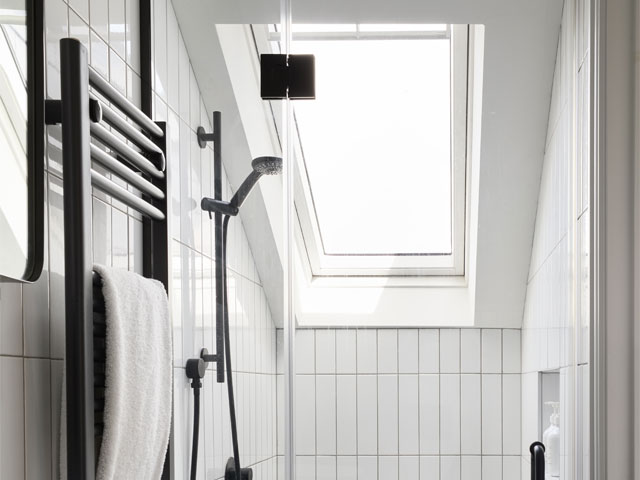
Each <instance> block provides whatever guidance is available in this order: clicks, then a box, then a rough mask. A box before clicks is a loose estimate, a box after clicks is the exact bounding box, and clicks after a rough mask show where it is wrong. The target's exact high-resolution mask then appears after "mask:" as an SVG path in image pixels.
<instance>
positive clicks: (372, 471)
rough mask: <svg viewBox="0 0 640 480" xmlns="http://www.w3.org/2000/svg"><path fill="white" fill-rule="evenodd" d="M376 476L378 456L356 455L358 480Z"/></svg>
mask: <svg viewBox="0 0 640 480" xmlns="http://www.w3.org/2000/svg"><path fill="white" fill-rule="evenodd" d="M372 478H378V457H365V456H360V457H358V480H371V479H372Z"/></svg>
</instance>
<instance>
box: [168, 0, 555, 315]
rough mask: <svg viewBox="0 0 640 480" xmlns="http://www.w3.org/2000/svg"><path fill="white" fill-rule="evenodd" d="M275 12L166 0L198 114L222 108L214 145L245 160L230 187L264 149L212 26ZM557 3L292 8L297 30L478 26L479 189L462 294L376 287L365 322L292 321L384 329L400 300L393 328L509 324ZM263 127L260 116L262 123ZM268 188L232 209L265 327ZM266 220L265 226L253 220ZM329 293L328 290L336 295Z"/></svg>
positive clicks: (234, 165)
mask: <svg viewBox="0 0 640 480" xmlns="http://www.w3.org/2000/svg"><path fill="white" fill-rule="evenodd" d="M279 6H280V2H279V0H268V1H265V0H244V1H242V2H238V1H237V0H235V1H234V0H189V1H174V8H175V10H176V13H177V16H178V20H179V22H180V26H181V30H182V34H183V36H184V39H185V43H186V45H187V49H188V50H189V55H190V57H191V61H192V64H193V67H194V71H195V73H196V76H197V78H198V83H199V85H200V88H201V90H202V93H203V96H204V100H205V105H206V107H207V109H208V110H210V111H213V110H223V112H224V115H225V118H226V119H228V120H227V121H229V122H230V123H231V125H232V126H231V128H229V127H226V131H225V132H224V135H223V138H224V141H225V145H227V144H229V143H230V144H237V146H238V148H239V149H240V150H241V151H244V152H246V156H247V158H246V159H242V160H238V161H237V162H236V161H235V160H234V159H232V158H228V157H227V158H225V167H226V169H227V171H228V173H229V177H230V180H231V183H232V185H234V186H237V185H239V183H240V182H241V181H242V179H243V178H244V175H245V174H246V173H248V169H249V168H250V167H249V156H250V155H251V156H256V155H257V154H265V153H269V152H265V151H264V150H265V148H267V147H266V146H265V145H267V144H268V143H269V142H268V139H266V138H262V140H261V141H260V140H257V139H255V138H249V137H251V135H247V132H248V128H247V126H246V125H243V120H244V119H246V118H247V115H244V116H243V114H242V112H243V106H242V104H243V103H244V102H246V99H244V98H239V97H238V96H237V95H236V98H233V94H231V95H230V93H231V92H233V86H232V85H231V80H230V77H229V73H228V72H227V71H226V70H227V69H228V68H229V66H228V65H229V61H230V59H229V58H228V57H229V55H228V54H227V55H226V56H227V58H226V62H225V58H224V54H223V50H224V48H221V47H220V43H219V41H218V35H217V33H216V25H220V24H250V23H251V24H253V23H256V24H264V23H280V12H279ZM562 6H563V3H562V1H561V0H536V1H535V2H531V1H529V0H430V1H425V0H396V1H394V2H389V1H388V0H323V1H322V2H318V1H317V0H292V9H293V21H294V22H300V23H470V24H483V25H485V40H484V67H483V69H484V77H483V85H484V87H483V93H482V106H481V124H482V134H481V143H480V145H479V150H478V152H479V155H478V158H475V159H474V165H473V168H475V169H477V170H476V171H475V173H474V176H475V178H476V180H477V185H479V188H478V196H477V201H476V202H475V203H476V204H475V205H473V206H472V207H473V210H474V211H475V213H474V212H472V214H473V215H474V216H475V219H476V220H475V221H476V223H477V225H476V226H477V231H476V229H475V228H472V229H471V234H472V235H473V236H474V239H473V242H472V243H473V250H475V251H472V252H471V253H472V255H473V258H472V259H471V265H472V268H471V271H472V272H473V278H469V279H468V282H467V286H466V287H465V288H460V287H458V288H449V289H445V288H441V289H434V288H429V287H427V288H426V289H419V288H413V289H412V290H413V293H411V292H409V291H404V290H403V289H389V288H387V289H386V290H385V291H384V292H382V294H383V296H384V297H385V300H384V301H378V302H377V304H376V305H377V306H376V307H374V308H373V310H371V311H368V312H367V314H366V315H355V316H344V315H342V320H338V319H337V317H336V319H334V320H333V321H332V320H330V319H329V320H327V318H328V316H327V315H330V314H332V312H329V311H327V312H325V313H326V314H325V315H324V316H323V312H321V311H318V312H314V313H313V314H311V312H310V313H309V315H308V316H307V317H305V314H304V312H299V314H300V318H299V320H301V319H302V321H301V322H302V323H305V321H304V319H305V318H306V319H307V321H308V322H309V323H310V322H314V321H319V320H318V319H322V318H324V319H325V321H326V323H327V324H344V323H350V324H352V325H361V324H377V325H383V324H385V322H386V323H387V324H389V323H391V322H392V321H394V320H390V318H391V317H390V315H392V317H393V318H398V315H397V314H398V310H397V309H398V305H399V302H402V303H404V304H405V308H407V313H408V312H409V311H418V312H421V313H420V314H418V315H416V314H414V315H413V319H407V320H404V319H403V320H402V321H401V322H400V323H402V324H406V325H415V326H419V325H477V326H503V327H509V326H510V327H519V326H520V324H521V321H522V315H523V310H524V300H525V294H526V280H527V274H528V269H529V261H530V256H531V246H532V243H533V231H534V225H535V215H536V206H537V199H538V190H539V185H540V176H541V170H542V161H543V156H544V145H545V134H546V130H547V128H546V127H547V118H548V113H549V105H550V100H551V85H552V79H553V67H554V62H555V56H556V47H557V43H558V35H559V29H560V21H561V13H562ZM223 43H224V42H223ZM227 51H228V50H227ZM247 54H249V53H247ZM231 75H233V72H232V73H231ZM254 116H255V115H254ZM254 116H252V118H253V117H254ZM265 118H266V113H265V114H264V115H263V116H262V119H265ZM254 121H255V120H254ZM265 135H266V134H263V135H262V136H263V137H265ZM228 148H230V147H228ZM271 148H272V149H273V147H271ZM259 152H261V153H259ZM272 153H277V152H272ZM478 169H479V170H478ZM277 189H278V185H276V184H275V183H270V184H261V193H260V194H259V195H255V196H253V198H252V201H251V203H250V204H248V205H247V207H248V208H247V209H246V210H245V211H244V212H243V215H244V216H245V217H246V220H245V222H244V223H245V228H246V229H247V234H248V236H249V240H250V242H251V243H252V245H253V247H254V248H253V253H254V256H255V257H256V263H257V267H258V270H259V273H260V275H261V278H262V279H263V283H264V284H265V288H266V289H267V294H268V295H269V296H270V297H271V298H272V301H271V308H272V313H273V315H274V318H280V316H281V312H282V310H281V305H280V303H281V302H279V301H274V300H273V299H274V298H280V293H281V290H280V289H281V283H282V282H281V281H279V280H278V279H279V278H280V276H281V267H279V262H278V261H277V259H278V258H280V257H281V255H280V252H281V248H280V245H278V242H274V241H273V239H265V237H264V233H265V232H267V231H271V230H273V231H278V230H277V228H279V227H277V225H280V224H281V216H280V215H281V211H276V212H272V211H271V210H272V209H271V208H270V207H269V208H266V209H265V207H264V203H261V202H263V201H264V200H265V198H267V197H269V195H270V193H269V191H270V192H271V193H273V192H275V191H276V190H277ZM267 203H268V201H267ZM243 208H244V207H243ZM265 210H266V211H265ZM249 217H250V218H251V219H252V221H249ZM266 219H269V221H270V222H271V225H272V226H271V227H269V225H267V224H266V223H264V222H265V221H266ZM252 222H256V223H255V224H253V225H252ZM273 225H276V226H275V227H274V226H273ZM265 242H266V244H267V245H265ZM258 245H259V248H256V247H257V246H258ZM262 257H264V258H262ZM274 259H275V260H274ZM452 290H454V292H452ZM463 290H467V292H465V293H464V295H465V297H464V301H462V295H463V293H458V294H456V293H455V292H462V291H463ZM342 293H344V292H342ZM334 294H336V295H338V294H340V292H339V291H337V290H336V291H335V292H334ZM322 295H324V297H322V299H323V301H318V302H316V303H318V305H329V304H328V303H327V302H330V301H331V289H327V288H325V289H324V290H323V293H322ZM456 295H458V296H459V298H457V299H456ZM412 299H413V300H412ZM407 302H408V303H409V305H408V306H406V304H407ZM436 304H437V305H438V308H437V310H434V311H432V312H431V313H433V315H429V314H428V313H429V309H430V308H431V306H433V305H436ZM447 305H449V307H447ZM461 305H464V307H463V308H461ZM454 307H455V308H454ZM435 315H437V317H436V316H435ZM367 318H368V319H369V320H366V319H367ZM314 319H315V320H314Z"/></svg>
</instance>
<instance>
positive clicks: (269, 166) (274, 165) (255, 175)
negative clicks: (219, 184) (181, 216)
mask: <svg viewBox="0 0 640 480" xmlns="http://www.w3.org/2000/svg"><path fill="white" fill-rule="evenodd" d="M251 167H252V168H253V171H252V172H251V173H250V174H249V176H248V177H247V178H246V179H245V180H244V182H242V185H240V188H238V191H237V192H236V194H235V195H234V196H233V198H232V199H231V201H229V202H226V201H224V200H216V199H214V198H207V197H205V198H203V199H202V202H201V203H200V205H201V207H202V209H203V210H206V211H208V212H209V216H211V212H213V213H221V214H223V215H228V216H232V217H233V216H236V215H237V214H238V211H239V209H240V205H242V204H243V202H244V201H245V200H246V198H247V196H248V195H249V193H250V192H251V190H252V189H253V187H254V186H255V184H256V183H257V182H258V180H260V177H262V176H263V175H279V174H280V173H282V158H280V157H258V158H254V159H253V161H252V162H251Z"/></svg>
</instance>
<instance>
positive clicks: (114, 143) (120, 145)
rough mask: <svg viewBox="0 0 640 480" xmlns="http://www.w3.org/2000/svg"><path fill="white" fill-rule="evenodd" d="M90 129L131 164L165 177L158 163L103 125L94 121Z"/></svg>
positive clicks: (158, 176)
mask: <svg viewBox="0 0 640 480" xmlns="http://www.w3.org/2000/svg"><path fill="white" fill-rule="evenodd" d="M90 129H91V133H92V134H93V136H94V137H96V138H97V139H98V140H100V142H102V143H104V144H105V145H106V146H107V147H109V148H111V149H113V150H115V151H116V152H118V154H119V155H120V156H121V157H122V158H124V159H125V160H126V161H127V162H129V163H130V164H131V165H133V166H135V167H137V168H139V169H140V170H141V171H142V172H144V173H148V174H149V175H151V176H152V177H155V178H163V177H164V173H163V171H162V170H160V169H159V168H157V167H156V165H154V164H153V163H152V162H150V161H149V160H147V159H146V158H144V157H143V156H142V155H141V154H140V153H139V152H136V151H135V150H134V149H133V148H131V147H130V146H129V145H127V144H126V143H124V142H123V141H122V140H120V139H119V138H118V137H116V136H115V135H114V134H113V133H111V132H110V131H109V130H107V129H106V128H104V127H103V126H102V125H100V124H98V123H92V124H91V126H90Z"/></svg>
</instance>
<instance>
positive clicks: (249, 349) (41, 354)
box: [0, 0, 276, 480]
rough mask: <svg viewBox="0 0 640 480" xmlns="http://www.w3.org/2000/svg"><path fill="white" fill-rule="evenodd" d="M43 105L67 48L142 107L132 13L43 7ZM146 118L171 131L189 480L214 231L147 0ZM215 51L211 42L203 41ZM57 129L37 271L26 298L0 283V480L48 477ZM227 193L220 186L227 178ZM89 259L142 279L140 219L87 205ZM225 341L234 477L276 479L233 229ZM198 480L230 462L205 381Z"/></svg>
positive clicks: (196, 109) (127, 3) (216, 398)
mask: <svg viewBox="0 0 640 480" xmlns="http://www.w3.org/2000/svg"><path fill="white" fill-rule="evenodd" d="M44 3H45V9H46V11H45V17H46V18H45V24H46V57H47V93H48V95H49V96H50V97H52V98H59V95H60V93H59V77H60V72H59V55H58V40H59V39H60V38H64V37H67V36H72V37H75V38H78V39H79V40H81V41H82V42H83V43H84V45H85V46H86V47H87V49H88V51H89V55H90V63H91V65H93V66H94V67H95V68H96V69H97V70H98V71H100V72H101V73H102V74H103V75H104V76H105V77H107V78H108V79H109V81H110V83H111V84H112V85H114V86H115V87H116V88H118V89H119V90H120V91H121V92H122V93H124V94H126V95H127V97H128V98H129V99H130V100H131V101H132V102H134V103H136V104H138V105H139V104H140V75H139V74H140V58H139V45H140V34H139V16H138V9H139V3H138V1H137V0H110V1H109V2H106V1H104V0H69V2H68V3H67V2H66V1H64V0H47V1H46V2H44ZM153 4H154V5H153V7H154V8H153V10H154V12H153V16H152V18H153V29H154V39H155V43H154V58H153V64H154V68H155V79H154V90H155V94H154V111H155V114H154V118H155V119H156V120H165V121H167V122H168V162H169V165H168V176H169V178H170V184H171V202H170V205H171V210H172V211H171V219H170V223H171V225H170V227H171V245H170V248H171V262H172V268H171V273H172V278H171V285H170V301H171V309H172V321H173V325H174V337H173V342H174V359H175V360H174V366H175V369H174V383H175V398H174V400H175V407H174V409H175V412H176V414H175V418H174V431H173V448H174V451H173V463H172V465H173V468H174V472H173V474H174V475H173V476H174V478H176V479H181V478H188V468H189V463H190V452H191V447H190V445H191V424H192V417H191V415H192V413H191V412H192V390H191V388H190V387H189V385H188V383H187V380H186V377H185V374H184V368H183V367H184V363H185V360H186V359H187V358H189V357H193V356H197V355H198V353H199V350H200V348H201V347H203V346H205V347H207V348H208V349H209V351H211V352H214V351H215V348H214V345H215V342H214V331H213V326H214V313H213V312H214V302H215V299H214V288H215V282H214V279H213V271H214V268H213V267H214V265H213V260H212V256H213V255H212V252H213V239H212V229H211V223H210V221H209V220H208V217H207V216H205V215H203V214H202V213H201V212H200V210H199V208H198V207H197V205H199V200H200V197H201V196H203V195H209V196H211V192H212V182H213V178H212V177H213V167H212V159H213V155H212V149H211V148H207V149H206V150H201V149H200V148H199V147H198V146H197V143H196V138H195V129H196V128H197V126H198V125H200V124H202V125H204V126H205V128H206V129H207V130H208V131H210V130H211V125H210V122H209V120H208V119H209V118H210V116H211V115H210V112H209V111H207V110H205V108H204V107H203V102H202V98H201V95H200V90H199V87H198V84H197V82H196V80H195V76H194V74H193V69H192V68H191V65H190V60H189V57H188V55H187V52H186V49H185V46H184V42H183V40H182V36H181V33H180V31H179V29H178V24H177V21H176V18H175V15H174V13H173V8H172V6H171V2H170V1H167V0H154V2H153ZM212 40H213V36H212ZM60 138H61V135H60V128H59V127H48V128H47V163H46V168H47V173H46V181H47V182H46V183H47V189H46V193H47V204H46V206H47V211H46V219H47V228H46V239H47V242H46V251H45V254H46V258H45V270H44V272H43V274H42V277H41V278H40V280H38V282H36V283H35V284H33V285H24V286H22V285H19V284H11V283H3V284H0V405H1V407H2V408H0V478H2V479H11V480H20V479H23V478H24V479H27V478H28V479H33V480H43V479H44V480H46V479H54V478H58V474H57V468H58V467H57V466H58V438H59V412H60V398H61V378H62V377H61V375H62V369H63V360H62V359H63V353H64V245H63V241H64V239H63V233H64V231H63V224H62V221H63V212H62V194H63V192H62V174H63V172H62V166H61V163H62V162H61V152H60V145H61V141H60ZM223 184H224V185H226V189H227V193H230V192H229V191H228V190H229V186H228V182H227V181H226V178H224V179H223ZM93 214H94V222H93V234H94V238H93V240H94V260H95V262H97V263H103V264H106V265H112V266H114V267H117V268H126V269H129V270H133V271H137V272H141V270H142V250H141V249H142V222H141V219H140V217H139V215H137V214H135V213H134V212H132V211H130V210H128V209H127V207H126V206H124V205H122V204H121V203H119V202H117V201H111V200H110V199H109V198H108V197H106V196H105V195H103V194H101V193H98V192H95V194H94V199H93ZM229 257H230V258H229V260H230V263H229V267H230V270H229V282H230V286H231V295H230V305H231V313H232V315H231V330H232V332H231V342H232V350H233V362H234V363H233V366H234V370H235V371H236V372H237V373H236V374H235V378H234V380H235V386H236V401H237V410H238V421H239V432H240V451H241V454H242V461H243V465H254V466H255V468H254V473H255V477H254V478H256V479H257V480H260V479H274V478H275V474H276V461H275V453H276V451H275V445H276V434H275V431H276V429H275V424H276V418H275V413H276V406H275V400H276V393H275V391H276V376H275V368H276V365H275V338H276V337H275V329H274V326H273V323H272V321H271V315H270V312H269V309H268V307H267V303H266V299H265V295H264V291H263V289H262V285H261V282H260V278H259V276H258V275H257V273H256V270H255V267H254V265H253V259H252V253H251V249H250V248H249V244H248V241H247V239H246V236H245V234H244V230H243V228H242V226H241V224H240V220H239V219H235V220H234V221H233V222H232V229H231V232H230V238H229ZM202 401H203V405H202V424H201V440H200V443H201V449H200V453H199V459H200V463H199V477H198V478H201V479H204V478H207V479H215V478H221V477H222V476H223V468H224V464H225V463H226V459H227V457H228V456H230V455H231V443H230V431H229V418H228V413H227V412H228V407H227V401H226V389H225V387H224V385H220V384H217V383H215V380H214V372H213V371H210V372H209V373H208V374H207V377H206V378H205V387H204V390H203V395H202Z"/></svg>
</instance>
